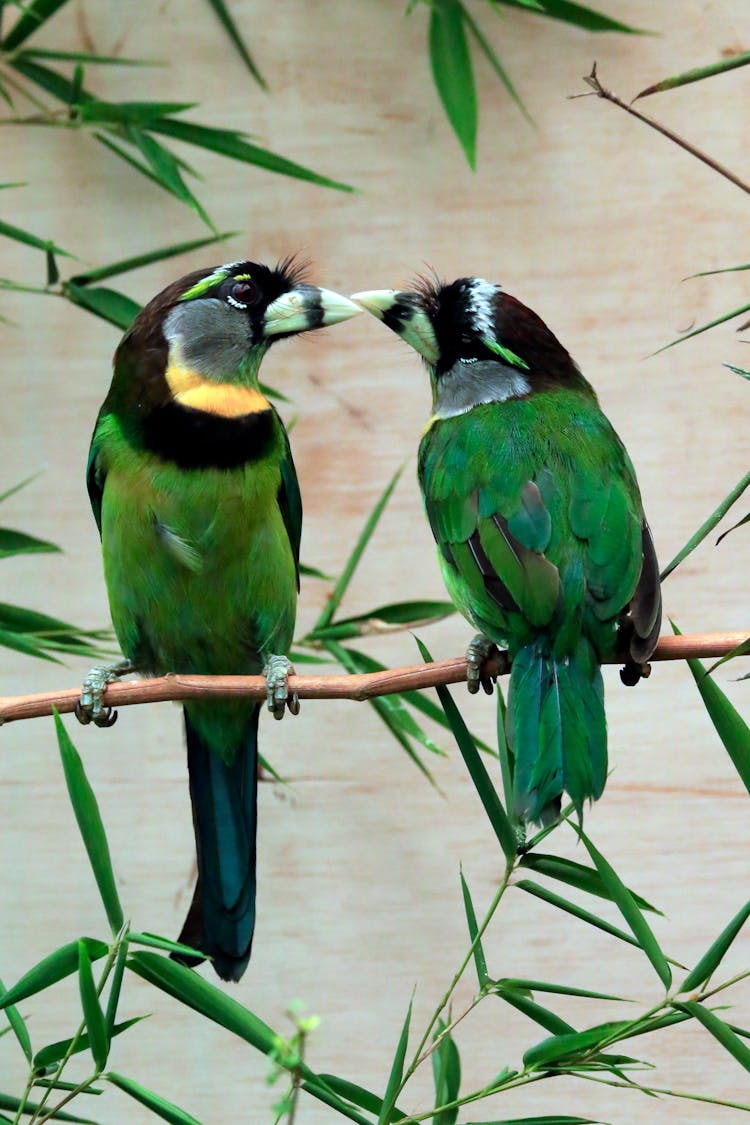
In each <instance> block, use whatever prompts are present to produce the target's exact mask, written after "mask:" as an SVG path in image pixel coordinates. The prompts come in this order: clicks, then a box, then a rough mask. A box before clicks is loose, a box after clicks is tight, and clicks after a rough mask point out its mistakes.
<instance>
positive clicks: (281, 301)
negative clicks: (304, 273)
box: [263, 285, 362, 336]
mask: <svg viewBox="0 0 750 1125" xmlns="http://www.w3.org/2000/svg"><path fill="white" fill-rule="evenodd" d="M361 311H362V310H361V309H360V308H359V307H358V306H357V305H355V304H354V302H353V301H350V300H349V299H348V298H347V297H342V296H341V294H340V293H334V292H333V290H332V289H319V288H318V287H317V286H316V285H298V286H296V288H294V289H291V290H290V291H289V292H288V293H282V295H281V296H280V297H277V298H276V300H275V301H273V302H272V303H271V304H270V305H269V306H268V308H267V309H266V315H265V317H264V320H263V331H264V333H265V335H266V336H291V335H294V333H296V332H309V331H310V330H311V329H313V328H325V327H326V325H329V324H338V323H339V321H340V320H349V318H350V317H352V316H356V315H357V313H359V312H361Z"/></svg>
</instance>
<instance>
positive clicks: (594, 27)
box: [500, 0, 647, 35]
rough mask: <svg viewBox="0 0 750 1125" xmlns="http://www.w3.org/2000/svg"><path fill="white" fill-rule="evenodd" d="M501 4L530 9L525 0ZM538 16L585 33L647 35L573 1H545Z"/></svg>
mask: <svg viewBox="0 0 750 1125" xmlns="http://www.w3.org/2000/svg"><path fill="white" fill-rule="evenodd" d="M500 3H502V4H505V5H507V7H509V8H526V7H529V5H527V4H525V3H524V2H523V0H500ZM532 10H533V9H532ZM538 14H539V15H544V16H549V17H550V18H551V19H553V20H560V21H561V22H562V23H568V24H571V26H573V27H581V28H583V29H584V30H585V31H595V32H600V31H621V32H623V33H624V34H626V35H645V34H647V33H646V32H645V31H643V30H642V29H639V28H637V27H630V26H629V25H628V24H626V23H621V22H620V21H619V20H615V19H611V18H610V17H609V16H605V15H602V13H601V12H596V11H594V9H593V8H587V7H585V5H583V4H574V3H572V2H571V0H543V10H542V11H540V12H538Z"/></svg>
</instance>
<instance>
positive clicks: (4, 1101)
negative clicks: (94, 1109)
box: [0, 1094, 97, 1125]
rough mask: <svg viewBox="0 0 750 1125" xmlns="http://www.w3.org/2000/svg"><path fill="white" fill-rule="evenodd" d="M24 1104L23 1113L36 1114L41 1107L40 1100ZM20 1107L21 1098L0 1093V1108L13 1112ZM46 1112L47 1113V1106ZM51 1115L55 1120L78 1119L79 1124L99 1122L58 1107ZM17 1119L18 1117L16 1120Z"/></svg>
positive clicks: (25, 1101)
mask: <svg viewBox="0 0 750 1125" xmlns="http://www.w3.org/2000/svg"><path fill="white" fill-rule="evenodd" d="M23 1106H24V1108H23V1110H22V1112H23V1113H30V1114H34V1113H36V1112H37V1110H39V1109H40V1106H39V1103H38V1102H30V1101H28V1100H24V1102H23ZM20 1108H21V1099H20V1098H14V1097H11V1095H10V1094H0V1109H9V1110H11V1112H13V1111H15V1112H16V1113H17V1112H18V1110H19V1109H20ZM44 1112H45V1114H46V1112H47V1111H46V1108H45V1111H44ZM50 1117H52V1118H53V1119H54V1120H55V1121H76V1122H78V1125H97V1122H96V1121H92V1120H91V1118H90V1117H78V1116H77V1115H76V1114H74V1113H66V1112H65V1110H64V1109H58V1110H57V1111H56V1112H55V1113H54V1114H50ZM0 1120H3V1121H9V1120H10V1119H9V1118H7V1117H5V1118H2V1119H0ZM17 1120H18V1117H17V1118H16V1121H17ZM11 1125H15V1123H14V1122H11Z"/></svg>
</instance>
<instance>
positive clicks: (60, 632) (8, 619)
mask: <svg viewBox="0 0 750 1125" xmlns="http://www.w3.org/2000/svg"><path fill="white" fill-rule="evenodd" d="M107 636H108V634H107V633H106V631H104V630H99V629H90V630H89V629H78V628H77V627H76V626H75V625H71V624H69V623H68V622H67V621H60V620H58V619H57V618H56V617H49V616H48V615H47V614H45V613H37V612H36V610H33V609H24V608H23V607H22V606H15V605H8V604H7V603H6V602H0V644H6V645H8V647H10V648H14V649H16V650H17V651H19V652H29V653H30V654H32V655H34V656H42V657H43V658H44V659H46V660H53V659H54V658H53V657H51V656H48V655H46V652H45V650H54V651H57V652H67V653H71V654H73V653H75V654H78V655H81V656H98V655H101V649H100V648H99V646H98V645H97V643H96V642H97V641H101V640H105V639H106V638H107Z"/></svg>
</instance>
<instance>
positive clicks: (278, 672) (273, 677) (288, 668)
mask: <svg viewBox="0 0 750 1125" xmlns="http://www.w3.org/2000/svg"><path fill="white" fill-rule="evenodd" d="M263 675H264V676H265V677H266V706H267V708H268V710H269V711H272V712H273V717H274V719H283V718H284V714H285V712H286V709H287V707H288V708H289V711H290V712H291V714H292V715H299V698H298V696H297V693H296V692H295V693H294V694H293V695H290V694H289V677H290V676H294V675H295V671H294V666H293V665H292V663H291V661H290V660H289V659H288V658H287V657H286V656H269V658H268V662H267V663H266V666H265V668H264V669H263Z"/></svg>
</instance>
